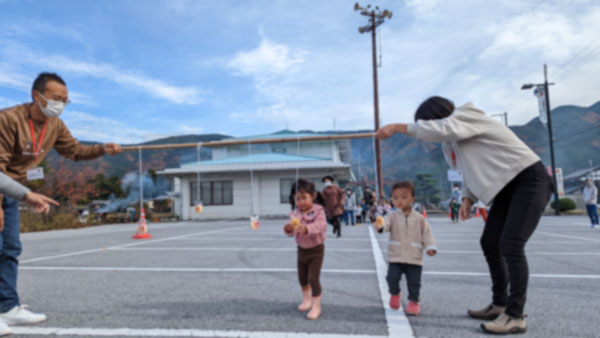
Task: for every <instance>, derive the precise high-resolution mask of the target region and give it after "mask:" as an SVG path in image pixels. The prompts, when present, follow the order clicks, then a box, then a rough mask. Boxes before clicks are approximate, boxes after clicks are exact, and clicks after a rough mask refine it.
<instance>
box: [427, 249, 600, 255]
mask: <svg viewBox="0 0 600 338" xmlns="http://www.w3.org/2000/svg"><path fill="white" fill-rule="evenodd" d="M438 253H439V254H479V255H483V251H481V250H439V251H438ZM527 254H528V255H547V256H553V255H558V256H561V255H566V256H570V255H573V256H577V255H581V256H597V255H600V251H599V252H542V251H540V252H536V251H533V252H529V251H528V252H527Z"/></svg>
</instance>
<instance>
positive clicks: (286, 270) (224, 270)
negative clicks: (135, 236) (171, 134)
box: [19, 252, 600, 313]
mask: <svg viewBox="0 0 600 338" xmlns="http://www.w3.org/2000/svg"><path fill="white" fill-rule="evenodd" d="M380 255H381V258H382V259H383V254H382V253H381V252H380ZM383 264H384V267H385V261H384V262H383ZM19 270H22V271H91V272H93V271H99V272H198V273H206V272H208V273H212V272H219V273H257V272H258V273H264V272H283V273H296V272H297V271H296V269H295V268H164V267H155V268H145V267H135V266H133V267H128V266H29V265H26V266H20V267H19ZM321 272H323V273H333V274H357V275H363V274H372V273H374V272H378V270H370V269H323V270H321ZM385 273H386V270H385V269H384V271H383V282H382V283H383V286H384V287H385V290H384V291H385V295H384V296H382V299H383V300H385V302H384V304H387V300H386V299H384V298H385V296H387V284H386V282H385ZM423 274H425V275H433V276H454V277H461V276H462V277H485V276H488V277H489V275H490V274H489V272H461V271H424V272H423ZM529 276H530V277H534V278H565V279H600V275H579V274H541V273H532V274H530V275H529ZM381 287H382V286H381V285H380V288H381ZM390 311H391V310H390ZM391 312H392V313H398V312H397V311H391Z"/></svg>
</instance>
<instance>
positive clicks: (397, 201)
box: [374, 181, 437, 316]
mask: <svg viewBox="0 0 600 338" xmlns="http://www.w3.org/2000/svg"><path fill="white" fill-rule="evenodd" d="M414 201H415V190H414V186H413V185H412V183H410V182H407V181H402V182H398V183H396V184H394V186H393V187H392V203H393V204H394V206H395V207H396V209H397V210H396V211H392V212H390V213H389V214H387V215H386V216H385V217H384V221H385V222H384V225H383V226H381V227H380V226H378V225H377V224H376V223H375V224H374V227H375V229H376V230H377V231H379V232H380V233H383V232H384V231H385V232H389V233H390V241H389V245H388V263H389V266H388V274H387V278H386V279H387V283H388V287H389V291H390V295H391V297H390V307H391V308H392V309H395V310H397V309H399V308H400V298H401V295H400V280H401V278H402V274H405V275H406V281H407V285H408V300H409V302H408V307H407V309H406V314H407V315H409V316H416V315H418V314H419V312H420V306H419V293H420V291H421V273H422V271H423V251H426V252H427V254H428V255H429V256H433V255H435V254H436V252H437V248H436V246H435V240H434V239H433V233H432V232H431V227H430V226H429V223H428V222H427V219H426V218H425V217H423V215H421V214H420V213H418V212H416V211H413V210H412V204H413V203H414Z"/></svg>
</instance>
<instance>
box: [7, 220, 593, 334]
mask: <svg viewBox="0 0 600 338" xmlns="http://www.w3.org/2000/svg"><path fill="white" fill-rule="evenodd" d="M430 221H431V223H432V227H433V229H434V235H435V237H436V239H437V241H438V246H439V250H440V252H439V254H438V255H437V256H436V257H433V258H427V259H426V261H425V269H424V276H423V288H422V292H421V294H422V303H421V304H422V315H421V316H419V317H416V318H411V319H410V326H411V327H412V332H413V333H414V335H415V336H416V337H479V336H482V334H481V332H480V331H479V328H478V325H479V323H478V322H477V321H474V320H471V319H468V318H467V317H466V315H465V313H466V309H467V308H468V307H469V306H482V305H485V304H487V303H488V302H489V299H490V295H489V288H490V282H489V277H488V276H487V268H486V266H485V262H484V259H483V256H482V254H481V252H480V249H479V244H478V237H479V235H480V233H481V228H482V221H481V220H480V219H474V220H471V221H468V222H466V223H462V224H451V223H450V222H448V220H447V219H445V218H432V219H430ZM585 224H586V219H585V218H583V217H561V218H556V217H546V218H544V219H543V221H542V224H541V225H540V227H539V228H538V230H537V232H536V233H535V235H534V236H533V238H532V240H531V241H530V244H529V245H528V247H527V250H528V253H529V262H530V270H531V273H532V277H531V279H530V292H529V301H528V306H527V309H526V312H527V313H528V315H529V318H528V320H529V328H530V330H529V331H528V333H527V334H525V335H523V336H522V337H594V336H597V335H598V332H597V329H596V327H597V325H596V324H597V316H598V314H599V313H600V299H599V296H598V295H599V294H600V293H599V292H598V287H599V285H600V230H597V229H589V228H587V227H586V226H585ZM281 227H282V224H281V221H276V220H268V221H263V222H262V225H261V229H260V230H259V231H257V232H255V231H252V230H251V229H250V227H249V224H248V222H246V221H243V222H242V221H219V222H182V223H165V224H150V225H149V229H150V232H151V234H152V235H153V236H154V238H153V239H151V240H144V241H134V240H132V239H131V235H133V232H135V225H131V224H129V225H110V226H101V227H94V228H87V229H79V230H61V231H52V232H45V233H32V234H24V235H23V236H22V240H23V244H24V252H23V255H22V257H21V270H20V284H19V290H20V294H21V297H22V301H23V303H26V304H30V305H31V308H32V310H34V311H41V312H45V313H46V314H47V315H48V317H49V319H48V321H47V322H46V323H43V324H41V325H36V326H27V327H25V326H23V327H14V329H15V331H16V332H18V333H17V334H15V335H16V336H18V337H42V336H52V335H58V334H60V335H61V336H64V337H69V336H72V337H82V336H86V337H87V336H99V335H103V336H109V337H131V336H137V337H149V336H163V337H164V336H171V337H175V336H176V337H185V336H187V337H190V336H197V337H237V336H239V337H265V338H269V337H290V338H295V337H325V338H327V337H329V338H336V337H340V338H341V337H348V336H356V337H365V338H368V337H386V336H388V334H389V332H398V331H396V330H398V329H400V332H402V329H405V328H404V327H403V324H404V321H405V320H406V318H405V317H404V316H403V315H402V314H401V312H396V311H390V310H389V309H387V310H386V309H385V307H384V304H382V296H381V293H380V285H381V282H383V281H382V280H381V279H382V278H383V275H382V271H381V270H380V271H379V273H377V272H378V269H377V267H378V265H377V264H376V262H377V260H376V259H374V257H375V258H376V257H377V255H378V254H379V251H385V248H386V236H385V235H376V236H377V237H376V238H377V240H374V241H372V240H371V238H372V236H373V234H370V231H369V229H368V227H366V226H357V227H344V228H343V229H342V230H343V232H344V236H343V237H342V238H341V239H336V238H333V237H331V236H330V238H329V239H328V241H327V244H326V248H327V249H326V250H327V252H326V258H325V263H324V267H323V269H324V270H323V274H322V283H323V287H324V291H323V297H324V300H323V302H324V305H323V309H324V313H323V316H322V317H321V319H320V320H318V321H316V322H312V321H308V320H306V319H305V318H304V317H303V316H302V315H301V314H300V313H298V312H297V311H296V310H295V307H296V305H297V303H298V301H299V287H298V285H297V279H296V271H295V259H296V251H295V244H294V242H293V240H292V239H289V238H287V237H285V236H283V235H282V232H281ZM384 256H385V255H384ZM380 257H381V256H380ZM381 262H382V264H384V262H383V261H381ZM382 264H380V265H382ZM380 268H381V266H380ZM403 289H405V286H404V283H403ZM387 297H388V296H387V295H384V299H386V300H387ZM406 323H408V322H406ZM388 324H389V325H388ZM306 334H310V335H306ZM394 336H395V337H397V336H399V335H394Z"/></svg>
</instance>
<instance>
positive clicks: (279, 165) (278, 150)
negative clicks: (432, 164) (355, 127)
mask: <svg viewBox="0 0 600 338" xmlns="http://www.w3.org/2000/svg"><path fill="white" fill-rule="evenodd" d="M306 136H315V134H294V133H277V134H270V135H257V136H252V137H243V138H236V140H247V141H248V145H236V146H224V147H215V148H213V158H212V160H209V161H200V162H192V163H186V164H182V165H181V166H180V167H179V168H167V169H165V170H163V171H161V172H158V174H159V175H161V176H165V177H169V178H171V179H172V180H173V189H174V191H173V192H172V193H171V196H174V197H175V206H174V212H175V214H176V215H177V216H178V217H179V218H180V219H183V220H192V219H219V218H243V217H250V216H252V215H260V216H261V217H276V216H285V215H287V214H288V213H289V211H290V205H289V201H288V197H289V193H290V189H291V186H292V184H293V182H294V181H295V179H296V172H297V171H298V174H299V177H300V178H304V179H310V180H312V181H313V182H315V184H316V186H317V189H318V190H321V189H322V183H321V178H322V177H323V176H325V175H331V176H333V177H334V178H335V179H336V181H337V182H338V183H339V184H341V185H342V186H343V185H345V184H346V183H347V182H349V181H352V180H354V175H353V173H352V170H351V168H350V164H349V163H350V160H351V147H350V140H336V141H309V142H304V141H303V142H298V141H297V138H299V137H306ZM284 138H285V139H287V138H289V142H273V143H267V144H252V140H256V139H274V140H275V139H278V140H279V139H284ZM250 169H252V171H253V177H254V182H253V183H254V184H252V183H251V180H250V176H251V175H250ZM198 173H200V189H198V179H197V177H198ZM253 187H254V188H253ZM199 190H200V192H199ZM199 195H200V197H201V198H199ZM200 200H201V201H202V203H203V206H204V208H203V209H204V210H203V212H202V213H197V212H196V211H195V210H194V205H195V204H196V202H197V201H200Z"/></svg>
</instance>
